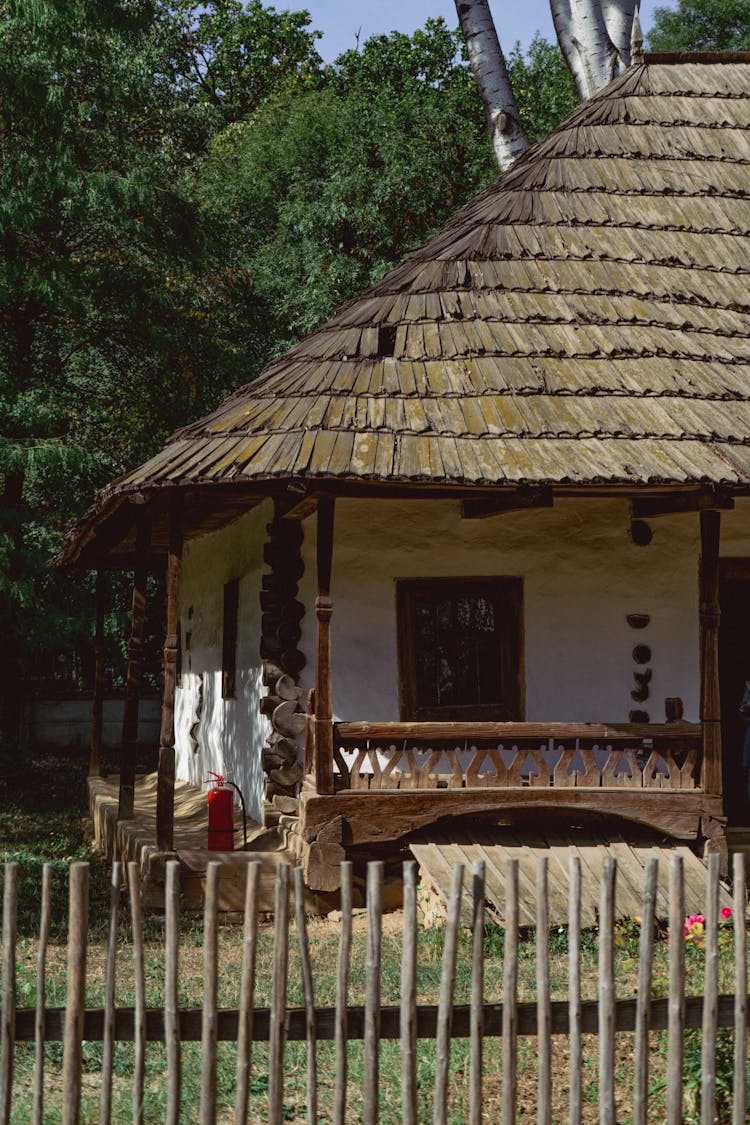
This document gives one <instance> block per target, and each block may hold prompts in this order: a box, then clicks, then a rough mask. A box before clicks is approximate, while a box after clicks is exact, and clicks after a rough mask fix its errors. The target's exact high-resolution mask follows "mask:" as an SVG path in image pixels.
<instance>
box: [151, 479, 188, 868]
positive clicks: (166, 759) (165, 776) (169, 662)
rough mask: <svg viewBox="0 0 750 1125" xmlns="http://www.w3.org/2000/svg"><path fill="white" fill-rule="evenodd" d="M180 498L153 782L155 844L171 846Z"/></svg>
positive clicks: (175, 509) (172, 527)
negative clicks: (155, 774)
mask: <svg viewBox="0 0 750 1125" xmlns="http://www.w3.org/2000/svg"><path fill="white" fill-rule="evenodd" d="M182 543H183V498H182V495H181V493H179V492H177V493H175V495H174V496H173V497H172V498H171V502H170V507H169V552H168V555H167V584H166V585H167V588H166V594H167V630H166V636H165V638H164V688H163V694H162V703H161V732H160V735H159V772H158V775H157V785H156V846H157V847H158V849H159V851H163V852H171V851H172V850H173V849H174V774H175V766H174V760H175V749H174V743H175V737H174V702H175V689H176V687H177V656H178V651H177V650H178V646H179V641H180V638H179V611H180V574H181V571H182Z"/></svg>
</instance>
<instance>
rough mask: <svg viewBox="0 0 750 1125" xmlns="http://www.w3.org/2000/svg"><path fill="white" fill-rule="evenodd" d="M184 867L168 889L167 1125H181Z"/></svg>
mask: <svg viewBox="0 0 750 1125" xmlns="http://www.w3.org/2000/svg"><path fill="white" fill-rule="evenodd" d="M179 965H180V864H179V862H178V861H177V860H175V859H170V860H169V862H168V863H167V878H166V885H165V888H164V1041H165V1044H166V1048H167V1125H179V1121H180V1101H181V1092H182V1058H181V1052H180V1010H179V994H178V987H177V982H178V979H179Z"/></svg>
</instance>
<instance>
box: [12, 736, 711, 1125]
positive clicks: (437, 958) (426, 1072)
mask: <svg viewBox="0 0 750 1125" xmlns="http://www.w3.org/2000/svg"><path fill="white" fill-rule="evenodd" d="M14 771H15V772H14ZM85 772H86V762H85V760H83V759H81V758H78V757H76V756H75V755H69V756H65V757H64V758H61V757H60V756H55V755H44V756H39V757H38V758H37V759H36V760H34V761H28V760H27V761H25V762H24V763H23V765H22V766H21V765H20V764H19V763H18V762H17V761H16V762H15V764H11V763H9V769H8V770H7V771H4V773H2V774H0V778H2V780H0V807H2V808H3V809H4V810H5V811H4V812H3V813H2V814H0V851H1V852H2V855H1V856H0V858H2V859H4V860H7V859H13V860H15V861H16V862H18V863H19V868H20V871H19V874H20V899H19V902H20V906H21V909H20V914H19V927H18V947H17V981H18V992H19V1005H21V1006H26V1007H31V1006H33V1004H34V1003H35V1000H36V974H35V962H36V932H37V927H38V887H39V883H40V879H41V865H42V863H43V862H45V861H51V862H52V863H53V864H54V870H55V882H54V896H55V897H54V925H53V940H52V942H51V946H50V950H49V957H48V973H47V982H46V989H45V999H46V1003H47V1005H48V1006H53V1007H56V1006H61V1005H63V1004H64V997H65V958H66V950H65V945H64V941H65V930H66V926H67V895H66V874H67V867H68V864H69V863H70V862H71V861H73V860H80V859H91V862H92V868H91V930H90V942H89V949H88V977H87V979H88V986H87V997H86V1001H87V1006H89V1007H99V1006H101V1005H102V1002H103V985H104V961H105V942H106V916H107V911H108V902H109V874H108V870H107V868H106V865H105V864H103V863H102V862H101V861H99V860H97V859H95V858H93V857H91V856H90V855H89V852H88V850H87V848H86V844H85V842H84V839H83V834H82V830H81V818H82V815H83V813H84V811H85ZM121 919H122V920H121V927H120V934H119V948H118V970H117V971H118V980H117V1003H118V1005H120V1006H131V1005H132V1003H133V995H134V992H133V978H132V951H131V947H130V941H129V933H128V927H127V910H126V904H125V902H124V901H123V904H122V911H121ZM273 936H274V935H273V926H272V925H271V924H270V923H264V924H262V925H261V928H260V934H259V949H258V966H257V987H256V1003H257V1004H258V1005H259V1006H267V1005H268V1004H269V1002H270V989H271V972H272V957H273ZM503 936H504V935H503V929H502V927H501V926H497V925H494V924H493V925H488V926H487V927H486V930H485V935H484V940H485V956H486V969H485V977H486V999H487V1000H488V1001H489V1002H499V1001H500V999H501V996H502V967H503V949H504V941H503ZM309 937H310V944H311V950H312V957H313V965H314V973H315V989H316V1003H317V1004H319V1005H331V1004H333V1002H334V996H335V975H336V959H337V948H338V926H337V925H336V924H334V923H329V922H327V921H325V920H317V919H316V920H311V922H310V924H309ZM145 939H146V953H145V956H146V974H147V982H146V987H147V1003H148V1005H149V1006H151V1007H159V1006H160V1005H161V1004H162V1003H163V938H162V932H161V927H160V925H159V922H158V920H157V919H154V918H150V919H148V920H147V922H146V932H145ZM549 940H550V952H551V960H552V965H551V971H552V987H553V998H554V999H565V998H566V992H565V990H566V986H567V963H566V962H567V930H566V929H565V928H564V927H559V928H556V929H554V930H553V931H552V932H551V934H550V939H549ZM680 940H682V937H680ZM219 951H220V952H219V964H220V996H219V1003H220V1005H221V1006H222V1007H230V1008H234V1007H236V1006H237V1005H238V1002H239V980H240V973H239V966H240V957H241V934H240V932H239V930H238V929H237V928H235V927H222V928H221V929H220V931H219ZM442 952H443V935H442V932H441V931H440V930H439V929H429V930H425V929H422V930H420V933H419V947H418V966H419V971H418V995H419V1000H420V1002H422V1003H435V1002H436V1001H437V996H438V990H439V980H440V966H441V958H442ZM470 952H471V947H470V937H469V935H468V934H467V933H466V932H464V931H462V933H461V936H460V945H459V956H458V968H457V975H456V995H455V1002H456V1003H457V1004H462V1003H467V1002H468V999H469V993H470ZM535 952H536V944H535V936H534V934H533V932H530V933H528V934H526V935H524V937H523V940H522V941H521V943H520V950H519V965H518V972H519V998H520V999H521V1000H522V1001H523V1000H533V999H534V997H535V972H536V968H535ZM597 953H598V949H597V935H596V932H595V931H586V932H585V934H584V940H583V964H582V981H583V989H584V995H585V996H586V997H587V998H594V997H595V996H596V986H597V970H596V964H597ZM686 954H687V989H688V992H689V993H691V994H699V993H700V992H701V991H702V976H703V953H702V951H701V950H700V949H699V948H697V947H696V946H692V945H689V946H688V947H687V949H686ZM637 955H638V926H637V924H636V923H624V924H622V925H621V926H620V927H619V929H618V932H617V935H616V958H617V993H618V996H622V997H628V996H632V995H634V992H635V983H636V977H637ZM667 956H668V943H667V940H666V934H665V933H664V932H663V931H662V932H660V934H659V940H657V943H656V954H655V965H654V977H653V991H654V994H655V995H664V994H665V992H666V981H667V979H668V975H667ZM400 958H401V947H400V915H398V914H397V913H396V914H391V915H388V916H386V918H385V919H384V934H383V971H382V1002H383V1004H384V1005H392V1004H398V1002H399V998H400ZM720 970H721V984H720V988H721V990H722V991H731V990H732V978H731V974H732V962H731V951H730V950H729V949H728V948H724V949H723V951H722V958H721V966H720ZM202 988H203V980H202V930H201V925H200V922H199V921H196V920H195V919H190V918H185V919H183V924H182V935H181V950H180V1004H181V1006H183V1007H196V1008H199V1007H200V1005H201V999H202ZM288 989H289V992H288V1003H289V1004H290V1005H292V1006H296V1005H301V1004H302V998H303V997H302V983H301V973H300V966H299V955H298V950H297V943H296V935H295V933H294V930H292V934H291V944H290V963H289V973H288ZM364 990H365V932H364V921H363V919H362V918H358V919H356V920H355V934H354V940H353V947H352V963H351V976H350V999H349V1002H350V1003H351V1004H362V1003H363V1002H364ZM617 1041H618V1044H617V1059H616V1076H617V1097H618V1109H617V1120H618V1121H619V1122H623V1123H626V1122H628V1120H629V1118H630V1113H631V1085H632V1036H631V1035H628V1034H620V1035H618V1037H617ZM567 1047H568V1044H567V1039H566V1038H565V1037H564V1036H556V1037H555V1039H554V1044H553V1105H554V1120H555V1121H558V1122H562V1121H565V1120H567V1089H568V1074H567V1057H568V1051H567ZM500 1048H501V1044H500V1041H499V1040H497V1039H488V1040H487V1041H486V1043H485V1067H484V1072H485V1088H484V1112H485V1120H486V1121H487V1122H494V1121H496V1120H498V1119H499V1106H500V1095H501V1061H500V1054H501V1050H500ZM584 1051H585V1066H584V1075H583V1088H584V1098H585V1102H584V1121H586V1122H594V1121H596V1120H598V1115H599V1105H598V1072H597V1053H598V1043H597V1040H596V1038H595V1037H593V1036H588V1037H586V1040H585V1047H584ZM306 1057H307V1053H306V1048H305V1045H304V1044H300V1043H289V1044H288V1045H287V1048H286V1054H285V1081H284V1106H285V1119H286V1120H287V1121H289V1122H302V1121H304V1120H305V1109H306V1092H305V1082H306ZM718 1057H719V1083H718V1084H719V1091H720V1095H721V1098H722V1102H721V1106H720V1108H719V1113H718V1116H717V1120H718V1121H720V1122H721V1121H724V1120H728V1118H727V1117H726V1107H727V1105H728V1102H727V1092H728V1094H729V1096H731V1071H732V1036H731V1033H728V1032H722V1033H721V1034H720V1037H719V1044H718ZM182 1058H183V1109H184V1112H183V1120H184V1121H186V1122H192V1121H196V1120H198V1107H199V1101H200V1068H201V1051H200V1045H199V1044H184V1045H183V1051H182ZM235 1060H236V1056H235V1049H234V1047H233V1045H232V1044H220V1045H219V1052H218V1082H217V1086H218V1095H217V1112H218V1120H219V1121H220V1122H228V1121H231V1120H232V1106H233V1098H234V1072H235ZM101 1061H102V1047H101V1044H99V1043H86V1044H85V1045H84V1059H83V1063H84V1083H83V1091H82V1121H84V1122H96V1121H97V1120H98V1117H99V1113H98V1105H99V1081H98V1079H99V1073H100V1069H101ZM665 1061H666V1037H665V1035H664V1034H663V1033H653V1034H652V1051H651V1081H652V1091H653V1093H652V1101H651V1107H652V1108H651V1112H650V1115H649V1117H650V1120H654V1121H658V1120H660V1119H663V1112H664V1089H663V1080H664V1070H665ZM61 1063H62V1047H61V1044H58V1043H51V1044H48V1045H47V1047H46V1062H45V1117H44V1119H45V1121H48V1122H51V1123H53V1122H56V1121H58V1120H60V1119H61V1113H60V1105H61ZM434 1063H435V1047H434V1043H432V1042H429V1041H420V1042H419V1047H418V1058H417V1069H418V1076H419V1094H418V1096H419V1120H420V1121H425V1122H427V1121H429V1120H431V1097H432V1085H433V1080H434ZM165 1067H166V1060H165V1052H164V1048H163V1047H162V1046H161V1045H159V1044H149V1046H148V1048H147V1065H146V1104H145V1119H146V1121H147V1122H155V1121H159V1120H163V1117H164V1111H165V1098H166V1091H165V1082H164V1073H165ZM318 1068H319V1099H320V1114H319V1120H320V1121H328V1120H330V1112H331V1108H330V1107H331V1104H332V1098H333V1076H334V1057H333V1045H332V1044H329V1043H322V1044H320V1046H319V1048H318ZM450 1069H451V1085H450V1105H449V1114H448V1122H449V1125H460V1123H462V1122H464V1121H465V1120H466V1119H467V1114H468V1042H467V1041H465V1040H454V1042H453V1044H452V1049H451V1062H450ZM400 1072H401V1068H400V1056H399V1044H398V1043H396V1042H383V1043H382V1044H381V1052H380V1074H381V1080H380V1120H381V1121H382V1122H383V1123H388V1125H397V1123H398V1122H400V1121H401V1109H400ZM32 1073H33V1046H32V1045H27V1044H19V1045H17V1048H16V1060H15V1083H14V1091H15V1094H14V1110H13V1115H12V1121H13V1122H14V1123H18V1125H20V1123H25V1122H27V1121H30V1120H31V1109H30V1096H29V1092H30V1089H31V1081H32ZM518 1073H519V1091H518V1114H517V1119H518V1120H519V1121H521V1122H526V1121H528V1122H530V1121H532V1120H535V1119H536V1081H537V1048H536V1043H535V1040H534V1039H525V1040H524V1039H522V1040H520V1041H519V1057H518ZM363 1074H364V1067H363V1052H362V1044H361V1043H358V1042H352V1043H351V1044H350V1049H349V1102H348V1121H350V1122H351V1123H352V1125H353V1123H355V1122H357V1121H359V1120H360V1119H361V1112H362V1088H363ZM132 1075H133V1051H132V1048H131V1047H130V1046H128V1045H127V1044H118V1045H117V1047H116V1051H115V1073H114V1086H113V1103H114V1120H115V1121H116V1122H125V1121H129V1120H130V1119H131V1114H132V1105H131V1086H132ZM684 1078H685V1082H684V1085H685V1089H686V1106H687V1108H686V1114H685V1118H684V1119H685V1121H686V1122H691V1121H693V1120H697V1119H698V1118H697V1117H696V1116H695V1112H696V1111H695V1109H694V1107H695V1106H696V1105H698V1104H699V1090H700V1034H699V1033H698V1032H689V1033H688V1034H687V1036H686V1044H685V1070H684ZM251 1091H252V1096H251V1114H250V1120H251V1121H252V1122H263V1121H265V1120H266V1109H267V1091H268V1051H267V1048H266V1047H264V1046H263V1045H260V1044H259V1045H257V1046H256V1047H254V1048H253V1070H252V1088H251ZM696 1094H697V1095H698V1096H697V1097H696ZM691 1107H693V1108H691Z"/></svg>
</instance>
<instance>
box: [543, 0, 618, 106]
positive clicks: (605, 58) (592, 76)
mask: <svg viewBox="0 0 750 1125" xmlns="http://www.w3.org/2000/svg"><path fill="white" fill-rule="evenodd" d="M635 8H636V0H550V9H551V12H552V21H553V23H554V25H555V31H556V33H557V41H558V43H559V44H560V50H561V51H562V53H563V56H564V58H565V62H566V63H567V64H568V69H569V70H570V73H571V74H572V75H573V78H574V80H575V84H576V87H577V89H578V93H579V94H580V95H581V98H582V99H584V100H585V99H586V98H591V97H593V96H594V94H596V93H598V91H599V90H601V89H603V87H604V86H606V85H607V84H608V83H609V82H611V81H612V79H613V78H616V77H617V75H618V74H621V73H622V72H623V70H625V68H626V67H628V66H629V65H630V35H631V30H632V27H633V16H634V13H635Z"/></svg>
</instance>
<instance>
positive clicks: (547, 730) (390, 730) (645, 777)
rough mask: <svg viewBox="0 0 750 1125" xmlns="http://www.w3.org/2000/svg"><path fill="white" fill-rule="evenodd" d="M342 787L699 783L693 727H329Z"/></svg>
mask: <svg viewBox="0 0 750 1125" xmlns="http://www.w3.org/2000/svg"><path fill="white" fill-rule="evenodd" d="M333 736H334V737H333V748H334V749H333V757H334V770H335V773H334V782H335V788H336V789H337V790H342V789H474V788H478V787H482V786H485V787H494V788H502V789H508V788H511V789H514V788H519V789H520V788H525V787H527V786H548V787H552V788H555V789H567V788H571V787H578V788H588V789H590V788H600V787H601V788H623V787H624V788H629V789H643V788H647V789H654V788H656V789H670V790H675V789H690V790H695V789H700V788H701V777H700V766H701V758H702V753H701V737H702V735H701V726H700V724H698V723H684V722H674V723H664V724H661V725H659V724H648V725H643V724H623V725H613V726H610V725H605V724H594V723H336V724H334V729H333Z"/></svg>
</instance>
